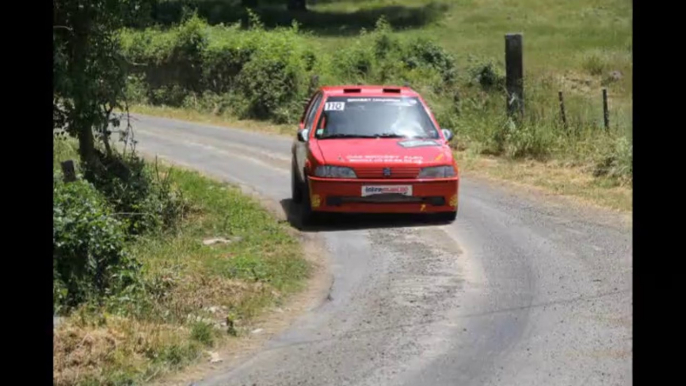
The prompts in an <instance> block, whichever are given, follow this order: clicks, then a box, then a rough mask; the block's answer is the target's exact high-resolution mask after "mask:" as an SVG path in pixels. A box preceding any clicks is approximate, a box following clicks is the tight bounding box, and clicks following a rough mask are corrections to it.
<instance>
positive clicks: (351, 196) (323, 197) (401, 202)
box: [308, 177, 459, 213]
mask: <svg viewBox="0 0 686 386" xmlns="http://www.w3.org/2000/svg"><path fill="white" fill-rule="evenodd" d="M308 183H309V192H310V204H311V206H312V210H313V211H318V212H349V213H440V212H455V211H457V206H458V190H459V178H450V179H448V178H442V179H436V180H434V179H424V180H418V179H394V180H387V179H381V180H379V179H369V180H368V179H365V180H344V179H331V178H318V177H310V178H308ZM398 185H400V186H411V189H412V193H411V195H406V196H403V195H399V194H395V195H394V194H384V195H381V194H380V195H370V196H366V197H363V196H362V189H363V187H364V186H398Z"/></svg>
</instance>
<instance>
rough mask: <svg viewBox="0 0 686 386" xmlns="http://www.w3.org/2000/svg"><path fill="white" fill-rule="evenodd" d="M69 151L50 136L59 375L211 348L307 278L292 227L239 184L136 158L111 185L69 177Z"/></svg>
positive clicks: (115, 375) (80, 378) (85, 380)
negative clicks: (129, 173)
mask: <svg viewBox="0 0 686 386" xmlns="http://www.w3.org/2000/svg"><path fill="white" fill-rule="evenodd" d="M75 158H77V154H76V145H75V143H74V142H73V141H70V140H57V141H56V144H55V161H56V163H55V179H54V200H55V203H54V207H53V221H54V223H55V225H54V238H53V244H54V249H55V250H54V253H53V266H54V277H53V280H54V286H53V296H54V310H55V314H56V315H57V316H59V317H60V318H59V319H58V320H60V323H59V326H58V327H57V328H56V330H55V336H54V367H55V368H54V371H55V375H54V380H55V384H56V385H84V384H98V385H101V384H117V385H119V384H131V383H130V382H134V381H137V382H140V381H144V380H149V379H152V378H154V377H156V376H158V375H160V374H162V373H165V372H167V371H170V370H175V369H179V368H181V367H182V366H184V365H187V364H189V363H192V362H194V361H196V360H198V359H202V358H207V352H208V351H211V350H214V349H216V348H217V347H218V346H220V345H221V343H222V340H224V339H227V338H230V337H233V336H240V335H242V334H244V333H245V331H246V329H247V328H248V327H249V323H250V320H251V319H253V318H254V317H256V316H257V315H259V314H260V312H261V311H262V310H263V309H265V307H269V306H277V305H279V304H280V303H281V302H282V301H283V300H284V299H285V297H286V296H288V295H289V294H290V293H292V292H293V291H295V290H298V289H300V287H301V284H302V283H303V279H304V278H306V277H307V274H308V272H309V271H308V270H309V268H308V267H309V266H308V265H307V264H306V262H305V260H304V259H303V258H302V251H301V248H300V246H299V244H298V242H297V240H296V239H295V238H294V236H293V235H292V234H291V233H290V232H289V230H288V228H287V227H286V226H285V225H283V224H281V223H279V222H277V220H276V219H274V218H273V217H272V216H271V215H270V214H269V213H267V212H266V210H264V209H262V208H261V207H260V205H259V204H258V202H257V201H255V200H253V199H251V198H248V197H245V196H244V195H243V194H242V193H241V192H240V190H239V189H238V188H236V187H232V186H228V185H225V184H221V183H218V182H215V181H213V180H211V179H208V178H206V177H203V176H201V175H199V174H197V173H195V172H191V171H185V170H178V169H173V168H170V167H169V166H162V165H158V164H156V163H144V162H143V161H142V160H140V159H139V158H137V157H135V156H130V157H126V158H124V159H126V160H127V161H128V164H129V165H131V164H132V163H136V164H138V165H141V169H140V170H139V173H138V174H137V175H135V176H134V177H132V178H131V180H128V181H122V180H121V179H119V178H112V180H111V181H109V186H108V188H109V189H103V187H101V186H97V185H96V184H93V183H91V182H89V181H87V180H86V179H84V178H82V177H81V178H79V179H78V180H77V181H74V182H68V183H65V182H63V180H62V178H63V176H62V173H61V172H60V171H59V164H58V162H60V161H63V160H66V159H75ZM78 170H79V174H80V171H81V168H80V167H79V168H78ZM117 184H120V185H118V186H117ZM123 191H128V193H127V194H122V192H123ZM127 200H128V203H127Z"/></svg>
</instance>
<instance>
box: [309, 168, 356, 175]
mask: <svg viewBox="0 0 686 386" xmlns="http://www.w3.org/2000/svg"><path fill="white" fill-rule="evenodd" d="M314 175H315V176H317V177H326V178H357V175H355V172H354V171H353V170H352V169H350V168H346V167H344V166H317V168H316V169H314Z"/></svg>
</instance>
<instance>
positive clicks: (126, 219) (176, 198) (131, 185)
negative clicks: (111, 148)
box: [85, 152, 188, 235]
mask: <svg viewBox="0 0 686 386" xmlns="http://www.w3.org/2000/svg"><path fill="white" fill-rule="evenodd" d="M99 156H100V160H101V162H102V166H103V168H102V169H98V170H88V171H86V173H85V177H86V179H87V180H88V181H90V182H91V183H93V185H94V186H95V188H96V189H97V190H98V191H99V192H101V193H102V194H103V195H104V197H105V198H106V199H107V200H108V202H109V203H110V204H111V206H112V207H113V209H114V210H115V211H116V213H117V214H118V216H119V218H121V219H122V221H123V223H124V224H126V226H127V234H131V235H139V234H142V233H145V232H151V231H156V230H165V229H170V228H174V227H175V226H176V225H177V223H178V222H179V220H180V219H181V218H182V217H183V215H184V214H185V212H186V211H187V209H188V206H187V203H186V201H185V200H184V199H183V197H182V195H181V192H180V191H179V190H178V189H174V188H173V187H172V186H171V184H170V180H169V174H167V176H166V177H165V178H162V177H161V176H160V175H159V174H158V173H156V171H155V170H153V169H152V168H151V167H148V166H147V165H146V163H145V162H144V160H143V159H142V158H140V157H138V156H137V155H135V154H127V155H122V154H120V153H116V152H115V153H113V154H112V155H110V156H107V155H105V154H103V153H99Z"/></svg>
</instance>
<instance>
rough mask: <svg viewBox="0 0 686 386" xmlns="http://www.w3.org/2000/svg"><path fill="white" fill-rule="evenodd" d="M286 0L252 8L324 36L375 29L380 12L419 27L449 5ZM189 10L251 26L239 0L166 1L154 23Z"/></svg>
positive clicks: (402, 25) (401, 25)
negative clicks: (324, 4) (330, 4)
mask: <svg viewBox="0 0 686 386" xmlns="http://www.w3.org/2000/svg"><path fill="white" fill-rule="evenodd" d="M285 3H286V2H285V1H282V2H269V3H267V4H265V2H262V4H264V5H261V6H260V7H258V8H253V9H252V11H253V12H254V13H255V14H257V15H258V16H259V18H260V21H261V22H262V23H263V24H264V26H265V27H266V28H270V29H271V28H276V27H288V26H291V25H292V23H293V21H294V20H295V21H297V22H298V24H299V25H300V28H301V29H302V30H306V31H311V32H314V33H316V34H317V35H323V36H348V35H356V34H358V33H359V32H360V30H361V29H362V28H364V29H367V30H372V29H374V27H375V25H376V22H377V21H378V20H379V18H380V17H381V16H384V17H385V18H386V20H387V21H388V22H389V23H390V24H391V26H393V28H397V29H409V28H419V27H422V26H424V25H427V24H429V23H431V22H434V21H436V20H438V19H440V18H441V16H442V15H443V14H445V12H446V10H447V9H448V5H446V4H444V3H439V2H433V1H432V2H430V3H428V4H425V5H422V6H417V7H408V6H401V5H392V6H385V7H375V8H366V9H359V10H357V11H353V12H345V11H330V10H326V11H324V10H322V11H319V10H316V9H312V8H310V9H308V10H307V11H304V12H303V11H289V10H287V9H286V6H285ZM187 10H197V13H198V16H200V17H202V18H203V19H205V20H207V22H208V23H209V24H210V25H217V24H220V23H224V24H233V23H236V22H240V23H241V25H242V26H243V27H244V28H246V27H247V26H248V20H249V17H248V11H247V9H246V8H244V7H242V6H241V2H240V1H239V0H234V1H231V0H226V1H222V0H206V1H165V2H159V3H157V4H155V5H154V6H153V9H152V12H151V18H152V21H153V22H154V23H158V24H161V25H164V26H170V25H173V24H176V23H179V22H181V21H182V20H183V18H184V15H186V12H187Z"/></svg>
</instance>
